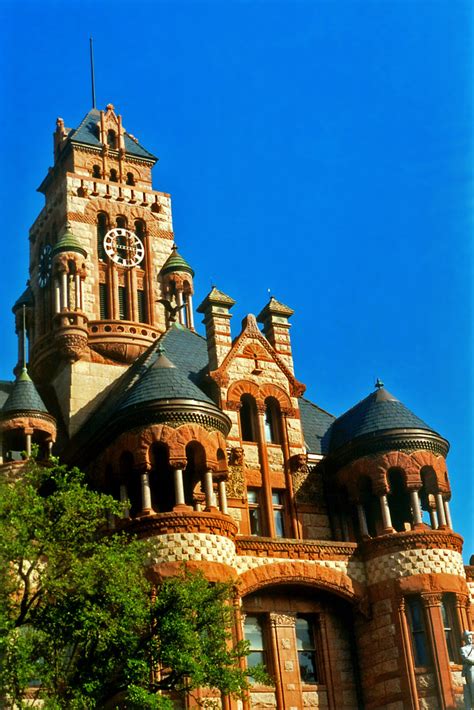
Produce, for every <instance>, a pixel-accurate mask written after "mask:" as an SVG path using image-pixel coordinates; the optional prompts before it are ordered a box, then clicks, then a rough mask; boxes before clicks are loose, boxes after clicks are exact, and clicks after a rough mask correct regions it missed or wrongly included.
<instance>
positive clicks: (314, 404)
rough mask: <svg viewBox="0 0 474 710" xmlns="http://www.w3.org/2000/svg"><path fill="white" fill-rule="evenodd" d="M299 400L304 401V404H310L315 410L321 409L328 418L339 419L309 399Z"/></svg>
mask: <svg viewBox="0 0 474 710" xmlns="http://www.w3.org/2000/svg"><path fill="white" fill-rule="evenodd" d="M298 399H302V400H303V401H304V402H306V403H307V404H310V405H311V406H312V407H314V408H315V409H319V411H320V412H323V413H324V414H327V415H328V417H332V418H333V419H337V416H336V415H335V414H331V412H328V411H327V409H323V408H322V407H320V406H319V404H316V403H315V402H312V401H311V400H310V399H308V398H307V397H303V396H301V397H298Z"/></svg>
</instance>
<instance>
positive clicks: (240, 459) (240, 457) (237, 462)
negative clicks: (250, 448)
mask: <svg viewBox="0 0 474 710" xmlns="http://www.w3.org/2000/svg"><path fill="white" fill-rule="evenodd" d="M230 464H231V465H232V466H243V464H244V450H243V448H242V447H241V446H235V447H234V448H233V449H232V451H231V452H230Z"/></svg>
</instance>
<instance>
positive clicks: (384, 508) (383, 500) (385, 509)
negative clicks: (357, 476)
mask: <svg viewBox="0 0 474 710" xmlns="http://www.w3.org/2000/svg"><path fill="white" fill-rule="evenodd" d="M380 512H381V513H382V523H383V527H384V532H395V531H394V529H393V527H392V518H391V515H390V508H389V505H388V500H387V495H386V494H385V493H382V495H381V496H380Z"/></svg>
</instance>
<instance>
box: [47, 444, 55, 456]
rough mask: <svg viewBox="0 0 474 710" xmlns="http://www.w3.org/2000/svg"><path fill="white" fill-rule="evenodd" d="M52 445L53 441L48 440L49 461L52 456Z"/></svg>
mask: <svg viewBox="0 0 474 710" xmlns="http://www.w3.org/2000/svg"><path fill="white" fill-rule="evenodd" d="M53 444H54V441H53V440H52V439H50V440H49V441H48V458H49V459H50V458H51V456H52V455H53Z"/></svg>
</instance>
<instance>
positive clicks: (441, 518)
mask: <svg viewBox="0 0 474 710" xmlns="http://www.w3.org/2000/svg"><path fill="white" fill-rule="evenodd" d="M435 498H436V511H437V513H438V523H439V527H440V528H441V527H446V515H445V512H444V500H443V495H442V493H436V494H435Z"/></svg>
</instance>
